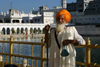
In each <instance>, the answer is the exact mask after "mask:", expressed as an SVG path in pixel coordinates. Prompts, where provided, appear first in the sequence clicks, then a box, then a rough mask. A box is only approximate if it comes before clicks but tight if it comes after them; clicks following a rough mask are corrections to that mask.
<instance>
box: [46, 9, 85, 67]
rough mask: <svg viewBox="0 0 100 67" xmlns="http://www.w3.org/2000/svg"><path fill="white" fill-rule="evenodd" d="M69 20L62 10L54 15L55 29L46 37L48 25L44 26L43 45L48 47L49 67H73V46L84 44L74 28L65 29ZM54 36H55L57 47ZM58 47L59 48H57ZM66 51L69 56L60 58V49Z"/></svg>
mask: <svg viewBox="0 0 100 67" xmlns="http://www.w3.org/2000/svg"><path fill="white" fill-rule="evenodd" d="M70 20H71V15H70V13H69V12H68V11H67V10H65V9H63V10H60V11H59V12H58V13H57V14H56V26H57V27H56V29H52V30H51V32H50V34H49V36H48V37H47V34H48V30H49V28H50V26H49V25H46V26H45V43H46V44H47V42H48V48H49V47H50V57H49V67H75V66H76V60H75V58H76V50H75V47H74V45H80V44H85V40H84V39H83V38H82V36H80V35H79V34H78V32H77V30H76V29H75V27H74V26H70V27H65V24H67V23H68V22H69V21H70ZM55 35H57V39H58V43H59V44H60V45H58V43H57V41H56V39H55ZM59 46H60V48H59ZM64 46H65V49H66V50H67V51H68V53H69V55H68V56H66V57H63V56H61V52H62V49H63V48H64Z"/></svg>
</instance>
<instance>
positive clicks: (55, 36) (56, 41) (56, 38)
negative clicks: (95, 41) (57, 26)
mask: <svg viewBox="0 0 100 67" xmlns="http://www.w3.org/2000/svg"><path fill="white" fill-rule="evenodd" d="M55 39H56V42H57V45H58V48H59V49H60V44H59V42H58V39H57V34H56V30H55Z"/></svg>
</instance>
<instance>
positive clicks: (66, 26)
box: [66, 26, 75, 29]
mask: <svg viewBox="0 0 100 67" xmlns="http://www.w3.org/2000/svg"><path fill="white" fill-rule="evenodd" d="M67 28H75V26H66V29H67Z"/></svg>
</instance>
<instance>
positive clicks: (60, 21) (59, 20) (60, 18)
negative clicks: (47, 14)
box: [56, 15, 66, 24]
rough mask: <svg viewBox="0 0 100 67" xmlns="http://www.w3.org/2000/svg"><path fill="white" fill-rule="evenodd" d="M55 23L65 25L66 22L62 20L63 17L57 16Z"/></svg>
mask: <svg viewBox="0 0 100 67" xmlns="http://www.w3.org/2000/svg"><path fill="white" fill-rule="evenodd" d="M56 22H57V24H62V23H66V20H65V19H64V15H59V16H58V17H57V18H56Z"/></svg>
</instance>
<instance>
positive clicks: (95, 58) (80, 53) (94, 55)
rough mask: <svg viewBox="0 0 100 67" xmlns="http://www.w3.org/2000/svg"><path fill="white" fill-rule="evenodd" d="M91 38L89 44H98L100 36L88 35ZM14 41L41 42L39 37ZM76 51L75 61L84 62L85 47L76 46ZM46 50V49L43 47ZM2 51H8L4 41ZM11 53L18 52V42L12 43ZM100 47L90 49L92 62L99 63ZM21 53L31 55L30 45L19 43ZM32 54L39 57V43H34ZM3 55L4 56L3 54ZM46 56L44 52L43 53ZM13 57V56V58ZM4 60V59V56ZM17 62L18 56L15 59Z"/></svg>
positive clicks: (0, 48)
mask: <svg viewBox="0 0 100 67" xmlns="http://www.w3.org/2000/svg"><path fill="white" fill-rule="evenodd" d="M83 38H84V39H85V40H86V38H87V36H83ZM89 38H90V40H91V44H98V45H100V36H99V37H96V36H90V37H89ZM2 40H9V39H2ZM14 41H25V42H41V38H28V39H26V38H17V39H14ZM76 51H77V57H76V61H78V62H85V48H76ZM0 52H2V43H0ZM45 52H46V49H45ZM4 53H9V44H8V43H5V44H4ZM13 53H14V54H19V45H18V44H14V45H13ZM99 53H100V49H91V62H92V63H97V64H100V62H99V61H100V59H99V57H100V54H99ZM21 55H26V56H31V45H26V44H21ZM33 56H34V57H40V56H41V47H40V46H39V45H34V46H33ZM4 57H5V56H4ZM45 57H46V54H45ZM14 58H15V57H13V59H14ZM4 60H6V59H5V58H4ZM20 60H21V61H20V62H21V64H22V60H23V59H22V58H20ZM7 61H9V59H7ZM29 61H31V59H29ZM13 62H15V60H13ZM16 62H17V63H18V58H17V61H16ZM35 64H36V60H33V65H34V66H35ZM29 65H31V62H29ZM38 66H39V67H40V61H38Z"/></svg>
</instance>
